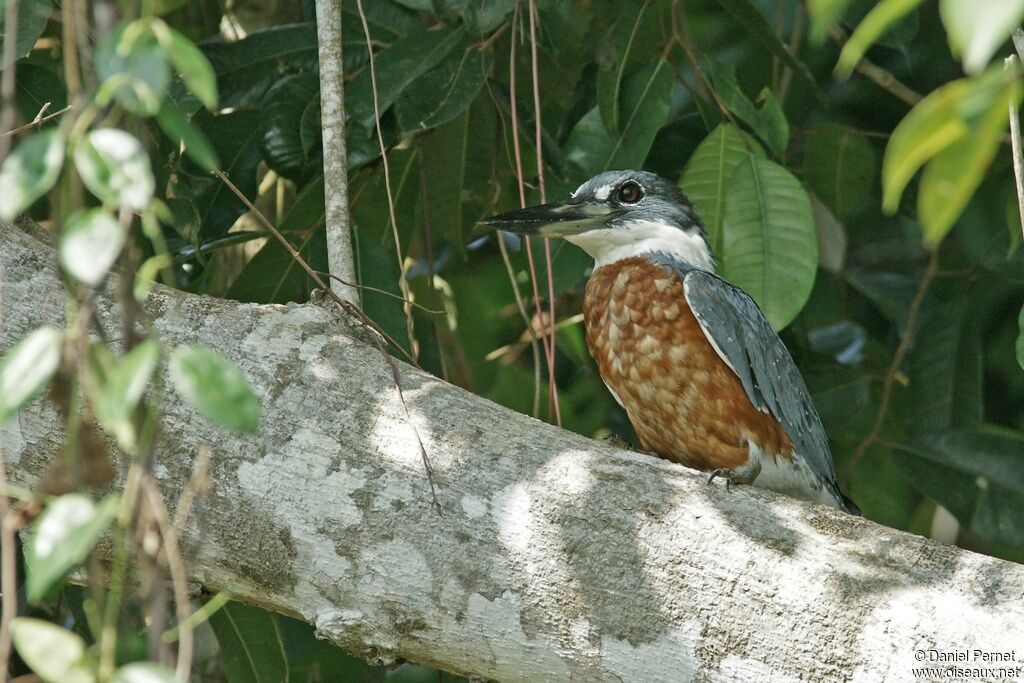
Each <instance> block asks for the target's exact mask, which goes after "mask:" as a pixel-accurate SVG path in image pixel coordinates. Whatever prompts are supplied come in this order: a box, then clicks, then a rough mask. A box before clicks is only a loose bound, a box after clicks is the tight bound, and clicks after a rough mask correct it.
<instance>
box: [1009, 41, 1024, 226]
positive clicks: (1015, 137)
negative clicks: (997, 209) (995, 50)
mask: <svg viewBox="0 0 1024 683" xmlns="http://www.w3.org/2000/svg"><path fill="white" fill-rule="evenodd" d="M1013 46H1014V48H1015V49H1016V50H1017V54H1016V56H1014V55H1010V56H1009V57H1007V58H1006V66H1007V68H1009V67H1010V66H1011V65H1012V64H1013V62H1014V61H1015V60H1016V61H1017V62H1018V63H1020V64H1024V31H1022V30H1021V29H1020V28H1017V29H1016V30H1015V31H1014V32H1013ZM1010 149H1011V153H1012V154H1013V178H1014V181H1015V185H1016V186H1017V211H1018V213H1019V214H1020V229H1021V235H1022V237H1024V177H1022V176H1024V171H1022V166H1024V160H1022V159H1021V144H1020V111H1019V107H1018V105H1017V103H1016V102H1015V101H1012V100H1011V102H1010Z"/></svg>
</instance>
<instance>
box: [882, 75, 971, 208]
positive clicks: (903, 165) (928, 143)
mask: <svg viewBox="0 0 1024 683" xmlns="http://www.w3.org/2000/svg"><path fill="white" fill-rule="evenodd" d="M971 90H972V86H971V83H970V81H968V80H959V81H953V82H951V83H947V84H946V85H944V86H942V87H940V88H937V89H935V90H934V91H933V92H932V93H931V94H929V95H928V96H927V97H925V98H924V99H923V100H921V101H920V102H919V103H918V104H917V105H916V106H915V107H914V108H913V109H911V110H910V113H909V114H907V115H906V117H904V119H903V120H902V121H900V123H899V125H898V126H896V129H895V130H894V131H893V132H892V137H890V138H889V144H888V145H886V148H885V157H884V159H883V160H882V190H883V198H882V208H883V209H885V211H886V212H887V213H890V214H891V213H894V212H895V211H896V209H898V208H899V201H900V196H902V194H903V190H904V188H906V186H907V183H909V182H910V179H911V178H912V177H914V174H915V173H917V169H919V168H921V166H923V165H924V164H925V162H927V161H928V160H929V159H931V158H932V157H934V156H935V155H936V154H938V153H939V152H941V151H942V150H944V149H945V148H947V147H949V146H950V145H952V144H953V143H954V142H956V141H957V140H959V139H960V138H962V137H963V136H964V135H965V134H966V133H967V124H966V123H964V121H963V120H962V119H961V118H960V117H959V116H958V115H957V109H958V105H959V103H960V102H962V101H964V100H965V99H966V97H967V96H968V95H969V94H970V93H971Z"/></svg>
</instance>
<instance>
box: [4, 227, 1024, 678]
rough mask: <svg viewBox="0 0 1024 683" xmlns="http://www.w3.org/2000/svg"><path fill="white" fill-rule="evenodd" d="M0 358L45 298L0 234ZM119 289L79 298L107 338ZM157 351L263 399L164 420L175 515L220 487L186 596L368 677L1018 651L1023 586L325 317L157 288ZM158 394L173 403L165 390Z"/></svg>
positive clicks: (329, 314)
mask: <svg viewBox="0 0 1024 683" xmlns="http://www.w3.org/2000/svg"><path fill="white" fill-rule="evenodd" d="M0 269H2V272H3V273H4V275H5V284H4V297H3V302H2V307H3V309H2V316H3V320H4V321H5V323H4V326H3V328H2V329H0V350H3V349H7V348H9V347H10V346H11V345H12V344H13V343H14V341H15V340H16V339H18V338H20V337H21V336H23V335H24V334H25V333H27V332H28V331H29V330H31V329H33V328H35V327H36V326H38V325H40V324H43V323H51V324H59V323H60V321H61V320H62V317H63V299H62V294H61V293H60V292H61V287H60V281H59V277H58V273H57V271H56V269H55V266H54V255H53V252H52V250H51V249H50V248H49V247H47V246H45V245H44V244H42V243H40V242H38V241H36V240H35V239H33V238H31V237H29V236H28V235H26V234H25V233H23V232H20V231H19V230H17V229H14V228H12V227H10V226H6V225H0ZM115 287H116V284H112V285H110V286H109V287H108V290H107V292H105V293H101V295H100V296H98V297H97V304H96V315H97V316H98V317H99V318H100V319H101V320H102V322H103V323H104V324H108V323H109V322H110V321H111V320H113V308H114V307H115V301H116V297H113V296H111V293H112V292H113V291H116V290H115ZM146 308H147V310H148V312H149V314H150V315H151V316H152V318H153V320H154V325H155V327H156V329H157V331H158V333H159V336H160V338H161V339H162V340H163V341H164V342H165V343H167V344H169V345H174V344H178V343H198V344H206V345H210V346H215V347H216V348H217V349H218V351H220V352H221V353H224V354H225V355H227V356H229V357H230V358H232V359H233V360H235V361H236V362H237V363H238V364H239V365H240V366H241V367H242V369H243V371H244V372H245V373H246V375H247V376H248V377H249V379H250V381H251V382H252V384H253V386H254V388H255V390H256V391H257V393H258V394H259V396H260V397H261V399H262V405H263V424H262V427H261V430H260V433H259V434H258V435H239V434H235V433H229V432H227V431H224V430H222V429H219V428H216V427H214V426H212V425H211V424H209V423H207V422H205V421H204V420H203V419H202V418H200V417H198V416H197V415H196V414H195V413H193V412H192V411H191V410H190V409H189V408H187V407H186V406H184V405H183V404H182V403H181V402H180V401H179V400H178V399H177V397H176V396H175V395H174V394H172V393H165V394H163V395H161V396H160V397H159V398H160V400H161V414H162V418H161V428H160V435H161V436H160V438H159V441H158V443H157V444H156V452H155V456H156V460H155V467H154V473H155V475H156V476H157V478H158V480H159V485H160V488H161V491H162V494H163V496H164V497H165V499H167V501H168V504H169V507H170V508H171V509H173V508H174V507H175V506H176V498H177V496H178V492H180V491H181V490H182V489H183V488H184V487H185V485H186V483H187V482H188V480H189V477H190V474H191V472H192V469H193V466H194V464H195V463H196V462H197V460H198V459H199V457H200V456H199V454H200V453H201V452H202V450H203V449H204V447H205V446H207V445H208V446H210V447H211V448H212V452H213V453H214V454H215V455H214V457H213V458H212V460H211V462H210V479H211V482H212V485H213V489H212V492H211V494H210V496H209V497H207V498H205V499H203V500H202V501H197V502H196V503H194V505H193V507H194V508H195V509H194V512H193V514H191V515H189V517H188V522H187V523H186V526H185V528H184V529H182V530H181V535H180V540H181V546H182V552H183V554H184V555H185V557H186V559H190V562H189V566H190V572H191V574H192V576H193V577H194V578H195V579H196V580H198V581H200V582H202V583H203V584H205V586H206V587H207V588H208V589H210V590H212V591H218V590H228V591H230V592H231V593H232V594H234V595H236V596H237V597H239V598H240V599H244V600H246V601H249V602H252V603H254V604H258V605H262V606H265V607H268V608H270V609H274V610H278V611H281V612H284V613H287V614H293V615H298V616H301V617H302V618H304V619H306V620H307V621H309V622H311V623H313V624H315V625H316V626H317V628H318V629H319V632H320V634H321V635H323V636H324V637H327V638H330V639H331V640H333V641H334V642H336V643H338V644H340V645H342V646H343V647H345V648H346V649H348V650H350V651H353V652H355V653H357V654H360V655H362V656H364V657H367V658H369V659H371V660H376V661H389V660H391V659H393V658H395V657H404V658H407V659H410V660H413V661H419V662H424V663H428V664H432V665H434V666H438V667H441V668H444V669H448V670H452V671H459V672H465V673H475V674H478V675H480V676H484V677H487V678H494V679H499V680H553V679H559V680H567V679H569V678H570V677H572V678H577V679H579V680H597V679H602V680H615V679H620V680H628V681H633V680H687V679H691V678H698V679H700V680H708V681H719V680H781V679H800V680H818V681H822V680H847V679H860V680H905V679H909V678H910V677H911V675H912V674H911V670H912V668H914V667H917V666H918V665H919V664H918V662H917V660H916V659H915V651H916V650H925V651H927V650H928V649H936V650H938V651H942V652H947V651H953V650H956V651H965V650H969V649H973V648H978V649H982V650H984V651H994V650H1007V651H1008V650H1011V649H1013V648H1014V647H1019V645H1020V643H1019V642H1016V641H1018V640H1019V637H1018V635H1019V633H1020V630H1019V628H1020V624H1021V623H1022V621H1024V600H1022V599H1021V597H1022V596H1024V567H1021V566H1018V565H1015V564H1011V563H1008V562H1003V561H1000V560H997V559H993V558H990V557H984V556H982V555H977V554H974V553H971V552H967V551H964V550H960V549H958V548H955V547H950V546H944V545H940V544H938V543H935V542H933V541H929V540H927V539H924V538H920V537H918V536H913V535H910V534H906V533H902V532H899V531H894V530H892V529H888V528H885V527H881V526H878V525H877V524H874V523H872V522H870V521H868V520H864V519H860V518H855V517H851V516H848V515H845V514H842V513H840V512H837V511H835V510H832V509H831V508H824V507H818V506H813V505H809V504H804V503H801V502H798V501H795V500H791V499H788V498H785V497H781V496H777V495H774V494H771V493H768V492H763V491H759V490H755V489H750V488H743V489H740V490H737V491H734V492H733V493H731V494H730V493H726V491H725V487H724V486H708V485H706V484H705V483H704V479H705V478H704V477H703V476H699V475H697V474H696V473H694V472H692V471H690V470H687V469H685V468H683V467H680V466H677V465H674V464H671V463H667V462H664V461H660V460H657V459H655V458H652V457H648V456H646V455H642V454H636V453H627V452H624V451H618V450H615V449H613V448H611V447H610V446H607V445H604V444H600V443H597V442H594V441H591V440H589V439H585V438H583V437H581V436H578V435H575V434H571V433H569V432H566V431H563V430H560V429H557V428H555V427H552V426H549V425H546V424H543V423H540V422H538V421H536V420H533V419H531V418H528V417H526V416H524V415H520V414H517V413H514V412H512V411H509V410H506V409H504V408H502V407H499V406H497V405H495V404H493V403H491V402H490V401H487V400H485V399H483V398H480V397H478V396H474V395H472V394H469V393H467V392H465V391H462V390H460V389H458V388H456V387H453V386H451V385H449V384H446V383H444V382H442V381H440V380H438V379H437V378H435V377H432V376H430V375H428V374H426V373H423V372H421V371H419V370H416V369H414V368H411V367H409V366H406V365H401V372H402V383H403V386H405V387H406V399H407V402H408V408H409V413H408V414H409V415H411V421H412V422H413V423H414V424H415V427H416V428H417V429H418V430H419V433H420V434H421V435H422V437H423V440H424V442H426V444H427V447H428V448H429V450H430V453H431V461H432V465H433V469H434V477H435V481H436V483H437V496H438V499H439V501H440V504H441V506H442V507H443V508H444V514H443V515H436V514H433V513H432V512H431V493H430V487H429V486H428V483H427V479H426V475H425V473H424V471H423V467H422V464H421V462H420V457H419V449H418V447H417V445H416V436H415V434H414V432H413V429H412V427H411V425H410V424H409V419H408V418H407V417H406V416H407V413H406V412H405V410H404V409H403V407H402V405H401V403H400V402H399V400H398V397H397V396H396V394H395V392H394V390H393V388H394V383H393V380H392V376H391V370H390V369H389V368H388V365H387V363H386V362H385V361H384V360H383V359H382V358H381V355H380V352H379V350H378V349H377V348H375V347H374V345H373V344H372V343H368V342H367V341H365V339H363V338H362V337H361V336H360V335H362V334H364V333H362V332H361V331H360V330H361V328H360V327H359V326H358V325H354V324H350V323H349V322H348V321H347V320H346V319H344V318H342V317H341V316H339V315H338V314H337V313H336V311H337V309H336V308H335V307H333V306H331V307H330V308H324V307H320V306H316V305H301V306H300V305H290V306H258V305H252V304H238V303H235V302H229V301H221V300H217V299H212V298H210V297H200V296H194V295H190V294H186V293H182V292H177V291H172V290H168V289H165V288H162V287H159V286H154V288H153V292H152V294H151V296H150V299H149V300H148V301H147V304H146ZM163 384H164V386H169V383H168V382H166V381H165V382H164V383H163ZM58 425H59V421H58V420H57V419H56V412H55V408H54V406H52V405H51V404H49V403H48V402H47V401H46V400H45V399H39V400H37V401H35V402H34V403H32V404H30V405H29V406H28V407H27V408H26V409H25V410H24V411H23V412H22V413H21V414H20V415H19V416H18V417H17V418H16V419H14V420H12V421H11V422H10V423H9V424H7V425H5V426H4V427H3V429H2V431H0V447H2V451H3V455H4V457H5V458H6V462H7V474H8V477H9V479H10V481H11V482H12V483H13V484H16V485H18V486H28V487H31V486H35V485H36V483H37V482H38V480H39V478H40V476H42V474H43V473H44V472H45V471H46V470H47V469H48V467H49V466H50V462H51V461H52V459H53V457H54V455H55V454H56V453H57V452H58V450H59V448H60V444H61V435H60V433H59V427H58Z"/></svg>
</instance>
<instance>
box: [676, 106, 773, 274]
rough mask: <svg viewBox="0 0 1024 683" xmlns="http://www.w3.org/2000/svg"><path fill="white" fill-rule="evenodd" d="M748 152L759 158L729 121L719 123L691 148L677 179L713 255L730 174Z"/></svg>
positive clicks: (719, 240) (757, 150) (759, 150)
mask: <svg viewBox="0 0 1024 683" xmlns="http://www.w3.org/2000/svg"><path fill="white" fill-rule="evenodd" d="M750 155H755V156H760V157H763V156H764V150H763V149H762V148H761V145H759V144H758V143H757V141H755V140H754V139H753V138H751V137H750V136H748V135H747V134H745V133H743V132H742V131H740V130H738V129H737V128H736V127H735V126H733V125H732V124H729V123H723V124H720V125H719V126H718V127H717V128H715V129H714V130H713V131H711V134H710V135H708V136H707V137H706V138H704V140H703V141H702V142H701V143H700V145H698V146H697V149H696V150H694V152H693V155H692V156H691V157H690V160H689V161H688V162H687V163H686V170H684V171H683V177H682V178H681V179H680V180H679V187H681V188H682V190H683V192H685V193H686V195H687V197H689V198H690V201H692V202H693V203H694V205H695V206H696V207H697V213H698V214H699V215H700V217H701V220H702V221H703V222H704V227H705V228H706V229H707V232H708V242H709V243H710V244H711V250H712V252H713V253H714V254H716V255H720V254H721V253H722V219H723V217H724V215H725V200H726V197H727V196H728V195H729V187H730V182H731V180H732V174H733V172H734V171H735V170H736V167H737V166H739V165H740V162H742V161H743V160H745V159H746V158H747V157H748V156H750Z"/></svg>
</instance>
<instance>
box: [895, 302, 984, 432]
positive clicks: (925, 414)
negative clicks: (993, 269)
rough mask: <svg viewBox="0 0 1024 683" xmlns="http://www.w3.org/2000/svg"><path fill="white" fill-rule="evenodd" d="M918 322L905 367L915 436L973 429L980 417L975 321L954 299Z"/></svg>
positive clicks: (978, 346)
mask: <svg viewBox="0 0 1024 683" xmlns="http://www.w3.org/2000/svg"><path fill="white" fill-rule="evenodd" d="M930 312H931V315H930V316H929V317H928V318H927V319H926V320H925V321H924V322H923V323H922V324H921V328H920V331H919V332H918V333H917V334H916V335H915V338H916V339H917V340H918V343H916V344H915V345H914V347H913V349H912V350H911V353H910V356H909V358H908V363H907V376H908V377H909V380H910V413H911V419H910V428H909V431H910V433H911V434H914V435H925V434H937V433H940V432H944V431H946V430H948V429H951V428H955V427H976V426H978V425H979V424H981V421H982V418H983V406H984V398H983V386H982V371H983V362H982V361H983V354H982V346H981V335H980V333H979V330H978V327H977V321H976V320H975V319H974V318H973V316H972V315H971V309H970V307H969V306H968V305H967V302H966V301H963V300H956V301H954V302H953V303H951V304H949V305H947V306H945V307H943V308H939V309H933V310H932V311H930Z"/></svg>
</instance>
